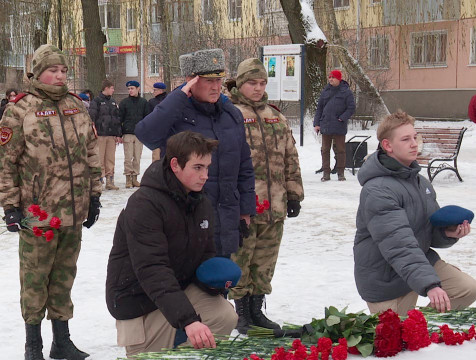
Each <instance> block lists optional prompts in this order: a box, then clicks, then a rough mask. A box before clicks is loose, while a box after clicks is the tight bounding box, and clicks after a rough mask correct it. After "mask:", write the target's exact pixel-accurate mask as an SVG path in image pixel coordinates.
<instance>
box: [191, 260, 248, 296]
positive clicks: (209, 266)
mask: <svg viewBox="0 0 476 360" xmlns="http://www.w3.org/2000/svg"><path fill="white" fill-rule="evenodd" d="M195 275H196V276H197V279H198V281H200V282H201V283H203V284H205V285H206V286H209V287H211V288H213V289H229V288H232V287H234V286H236V284H237V283H238V281H239V280H240V278H241V269H240V267H239V266H238V265H236V264H235V263H234V262H233V261H231V260H230V259H227V258H224V257H214V258H211V259H208V260H206V261H204V262H203V263H202V264H201V265H200V266H199V267H198V269H197V270H196V272H195Z"/></svg>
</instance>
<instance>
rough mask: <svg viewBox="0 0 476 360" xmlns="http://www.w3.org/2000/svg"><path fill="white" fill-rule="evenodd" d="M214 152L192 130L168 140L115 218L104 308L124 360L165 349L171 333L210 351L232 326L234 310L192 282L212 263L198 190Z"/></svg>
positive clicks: (207, 220)
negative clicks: (178, 332)
mask: <svg viewBox="0 0 476 360" xmlns="http://www.w3.org/2000/svg"><path fill="white" fill-rule="evenodd" d="M217 145H218V141H216V140H210V139H205V138H204V137H203V136H202V135H201V134H198V133H193V132H191V131H184V132H181V133H180V134H177V135H174V136H172V137H171V138H170V139H169V140H168V142H167V152H166V154H165V158H163V159H162V160H160V161H156V162H154V163H153V164H152V165H151V166H150V167H149V168H148V169H147V171H146V172H145V174H144V176H143V178H142V182H141V186H140V188H139V190H137V191H136V192H135V193H134V194H133V195H132V196H131V197H130V198H129V200H128V202H127V205H126V207H125V209H124V210H123V211H122V212H121V214H120V215H119V219H118V221H117V227H116V232H115V234H114V243H113V246H112V250H111V253H110V255H109V263H108V267H107V280H106V301H107V306H108V309H109V312H110V313H111V315H112V316H113V317H114V318H115V319H117V323H116V324H117V331H118V343H119V345H120V346H125V347H126V353H127V356H128V357H130V356H132V355H136V354H139V353H142V352H153V351H160V350H161V349H163V348H171V347H172V346H173V345H174V338H175V336H176V329H182V330H184V331H185V333H186V335H187V337H188V340H189V341H190V342H191V344H192V345H193V346H195V347H196V348H202V347H215V346H216V345H215V340H214V337H213V335H212V334H223V335H227V334H230V333H231V331H232V330H233V329H234V327H235V325H236V322H237V320H238V319H237V316H236V314H235V312H234V309H233V306H232V305H231V304H230V303H229V302H228V301H227V300H226V299H225V298H224V297H223V296H222V295H220V294H215V295H211V294H209V293H207V292H204V291H203V290H202V289H201V288H200V287H199V286H197V285H196V281H195V280H194V276H195V273H196V270H197V268H198V267H199V265H200V264H202V263H203V262H204V261H205V260H207V259H210V258H212V257H214V256H215V243H214V241H213V210H212V207H211V204H210V201H209V200H208V199H207V198H206V197H205V196H204V195H203V191H202V188H203V185H204V184H205V182H206V180H207V178H208V169H209V166H210V163H211V159H212V155H211V153H212V151H214V150H215V149H216V147H217Z"/></svg>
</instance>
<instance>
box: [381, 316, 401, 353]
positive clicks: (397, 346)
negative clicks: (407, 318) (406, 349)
mask: <svg viewBox="0 0 476 360" xmlns="http://www.w3.org/2000/svg"><path fill="white" fill-rule="evenodd" d="M378 318H379V323H378V325H377V327H376V328H375V340H374V347H375V351H374V352H375V356H377V357H387V356H394V355H396V354H398V353H399V352H400V351H402V347H403V344H402V336H401V325H400V317H399V316H398V314H397V313H395V312H394V311H393V310H391V309H388V310H387V311H385V312H384V313H382V314H380V315H379V317H378Z"/></svg>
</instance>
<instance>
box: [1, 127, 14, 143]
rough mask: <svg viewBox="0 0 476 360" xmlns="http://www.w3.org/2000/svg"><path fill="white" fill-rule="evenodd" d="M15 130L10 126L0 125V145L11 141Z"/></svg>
mask: <svg viewBox="0 0 476 360" xmlns="http://www.w3.org/2000/svg"><path fill="white" fill-rule="evenodd" d="M12 136H13V131H12V129H10V128H9V127H0V145H1V146H3V145H5V144H6V143H8V142H9V141H10V139H11V138H12Z"/></svg>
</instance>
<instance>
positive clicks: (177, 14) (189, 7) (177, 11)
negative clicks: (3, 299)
mask: <svg viewBox="0 0 476 360" xmlns="http://www.w3.org/2000/svg"><path fill="white" fill-rule="evenodd" d="M167 11H168V14H169V19H170V21H171V22H182V21H192V20H193V0H167Z"/></svg>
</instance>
